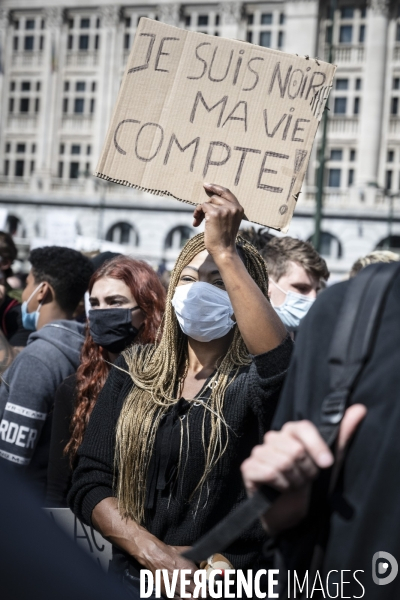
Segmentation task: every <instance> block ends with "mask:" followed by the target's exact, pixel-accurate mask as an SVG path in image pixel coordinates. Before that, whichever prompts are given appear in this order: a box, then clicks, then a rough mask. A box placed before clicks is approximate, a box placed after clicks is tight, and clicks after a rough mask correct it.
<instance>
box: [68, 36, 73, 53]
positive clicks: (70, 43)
mask: <svg viewBox="0 0 400 600" xmlns="http://www.w3.org/2000/svg"><path fill="white" fill-rule="evenodd" d="M73 47H74V36H73V35H69V36H68V42H67V49H68V50H72V48H73Z"/></svg>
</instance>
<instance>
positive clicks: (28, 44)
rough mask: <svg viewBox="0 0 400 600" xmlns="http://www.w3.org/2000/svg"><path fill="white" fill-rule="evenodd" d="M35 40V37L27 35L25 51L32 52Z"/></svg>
mask: <svg viewBox="0 0 400 600" xmlns="http://www.w3.org/2000/svg"><path fill="white" fill-rule="evenodd" d="M33 40H34V37H33V35H26V36H25V39H24V50H26V51H27V52H30V51H32V50H33V43H34V42H33Z"/></svg>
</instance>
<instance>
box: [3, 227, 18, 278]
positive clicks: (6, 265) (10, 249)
mask: <svg viewBox="0 0 400 600" xmlns="http://www.w3.org/2000/svg"><path fill="white" fill-rule="evenodd" d="M17 255H18V251H17V248H16V246H15V244H14V240H13V239H12V237H11V235H10V234H9V233H6V232H5V231H0V270H1V271H2V278H1V279H7V278H8V277H11V275H12V270H11V265H12V264H13V262H14V260H15V259H16V258H17ZM0 283H1V282H0Z"/></svg>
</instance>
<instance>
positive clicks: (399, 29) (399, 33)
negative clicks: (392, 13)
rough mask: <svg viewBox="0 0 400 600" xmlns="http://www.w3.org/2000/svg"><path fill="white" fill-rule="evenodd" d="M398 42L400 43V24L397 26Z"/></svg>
mask: <svg viewBox="0 0 400 600" xmlns="http://www.w3.org/2000/svg"><path fill="white" fill-rule="evenodd" d="M396 42H400V23H397V26H396Z"/></svg>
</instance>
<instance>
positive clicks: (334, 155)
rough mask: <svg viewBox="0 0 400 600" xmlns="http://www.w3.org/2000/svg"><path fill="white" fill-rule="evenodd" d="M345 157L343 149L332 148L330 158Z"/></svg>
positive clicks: (338, 158) (339, 158) (337, 159)
mask: <svg viewBox="0 0 400 600" xmlns="http://www.w3.org/2000/svg"><path fill="white" fill-rule="evenodd" d="M342 159H343V150H331V156H330V160H334V161H339V160H342Z"/></svg>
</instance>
